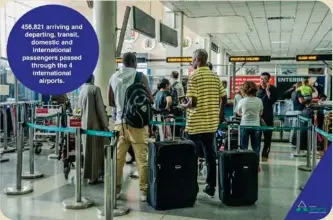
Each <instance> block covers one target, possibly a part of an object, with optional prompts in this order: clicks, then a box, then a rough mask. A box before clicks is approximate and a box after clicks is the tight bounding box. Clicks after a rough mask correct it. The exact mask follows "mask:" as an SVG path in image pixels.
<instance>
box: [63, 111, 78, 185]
mask: <svg viewBox="0 0 333 220" xmlns="http://www.w3.org/2000/svg"><path fill="white" fill-rule="evenodd" d="M67 125H68V127H70V128H81V115H75V114H68V117H67ZM66 135H67V136H66V144H65V145H61V146H65V147H63V148H62V149H61V150H60V152H61V159H62V161H63V163H64V175H65V179H68V174H69V172H70V170H71V168H72V167H74V165H73V163H74V162H75V151H76V149H75V134H71V133H68V134H66ZM81 161H82V164H83V155H81Z"/></svg>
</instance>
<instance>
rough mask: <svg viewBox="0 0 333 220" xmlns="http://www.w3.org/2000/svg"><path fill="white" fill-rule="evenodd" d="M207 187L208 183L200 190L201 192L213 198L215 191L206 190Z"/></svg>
mask: <svg viewBox="0 0 333 220" xmlns="http://www.w3.org/2000/svg"><path fill="white" fill-rule="evenodd" d="M207 187H208V185H207V186H206V187H205V188H204V189H203V190H202V192H203V193H204V194H205V195H207V196H209V197H210V198H213V197H214V194H215V192H212V191H211V190H207Z"/></svg>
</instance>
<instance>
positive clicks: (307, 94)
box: [297, 79, 313, 100]
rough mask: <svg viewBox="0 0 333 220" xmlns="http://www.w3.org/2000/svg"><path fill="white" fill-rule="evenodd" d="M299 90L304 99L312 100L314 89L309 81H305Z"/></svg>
mask: <svg viewBox="0 0 333 220" xmlns="http://www.w3.org/2000/svg"><path fill="white" fill-rule="evenodd" d="M297 90H298V91H300V92H301V94H302V96H303V97H304V99H308V100H312V92H313V89H312V87H311V86H310V82H309V79H303V81H302V86H300V87H299V88H298V89H297Z"/></svg>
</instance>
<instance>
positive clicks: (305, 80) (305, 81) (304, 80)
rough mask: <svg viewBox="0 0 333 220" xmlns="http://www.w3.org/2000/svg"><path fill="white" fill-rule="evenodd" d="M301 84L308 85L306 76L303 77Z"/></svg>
mask: <svg viewBox="0 0 333 220" xmlns="http://www.w3.org/2000/svg"><path fill="white" fill-rule="evenodd" d="M303 85H306V86H307V85H309V79H308V78H305V79H303Z"/></svg>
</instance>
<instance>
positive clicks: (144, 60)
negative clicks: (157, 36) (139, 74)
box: [116, 57, 147, 63]
mask: <svg viewBox="0 0 333 220" xmlns="http://www.w3.org/2000/svg"><path fill="white" fill-rule="evenodd" d="M136 61H137V62H138V63H147V59H146V58H145V57H137V58H136ZM116 62H117V63H122V62H123V59H122V58H120V57H118V58H116Z"/></svg>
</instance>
